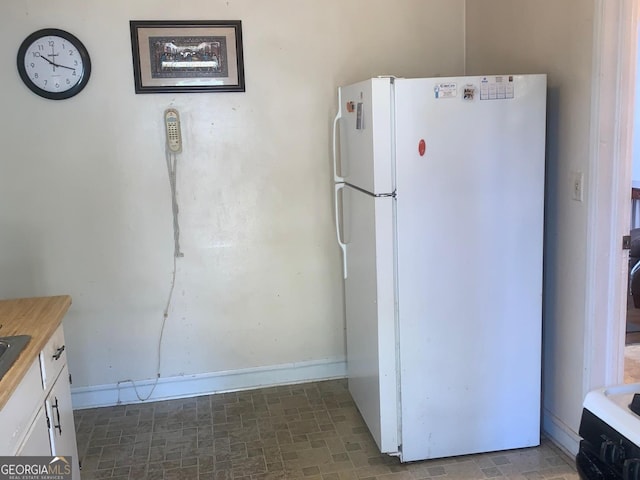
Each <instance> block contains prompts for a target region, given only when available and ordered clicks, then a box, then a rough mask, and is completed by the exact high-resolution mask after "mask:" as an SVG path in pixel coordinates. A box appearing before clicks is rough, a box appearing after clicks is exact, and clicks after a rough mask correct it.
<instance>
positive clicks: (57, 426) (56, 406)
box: [51, 397, 62, 435]
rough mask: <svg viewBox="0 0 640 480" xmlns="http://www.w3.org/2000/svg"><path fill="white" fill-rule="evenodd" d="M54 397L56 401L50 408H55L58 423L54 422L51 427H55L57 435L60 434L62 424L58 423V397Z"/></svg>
mask: <svg viewBox="0 0 640 480" xmlns="http://www.w3.org/2000/svg"><path fill="white" fill-rule="evenodd" d="M55 399H56V403H55V405H51V408H55V409H56V417H58V424H57V425H56V424H55V423H54V425H53V429H54V430H55V429H56V428H57V429H58V432H59V435H62V424H61V423H60V407H59V406H58V397H55Z"/></svg>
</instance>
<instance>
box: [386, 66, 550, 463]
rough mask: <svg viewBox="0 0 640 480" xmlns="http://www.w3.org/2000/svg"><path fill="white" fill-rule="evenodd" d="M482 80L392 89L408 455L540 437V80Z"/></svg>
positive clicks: (399, 84) (406, 83)
mask: <svg viewBox="0 0 640 480" xmlns="http://www.w3.org/2000/svg"><path fill="white" fill-rule="evenodd" d="M487 78H488V80H487ZM487 78H484V80H483V78H482V77H467V78H438V79H414V80H397V81H396V84H395V88H396V120H397V151H396V159H397V160H396V162H397V163H396V173H397V188H398V196H397V228H398V231H397V237H398V247H397V248H398V292H399V293H398V301H399V305H400V307H399V332H400V333H399V337H400V363H401V374H400V376H401V392H402V397H401V398H402V399H401V411H402V432H401V444H402V459H403V461H411V460H419V459H426V458H438V457H446V456H452V455H462V454H469V453H476V452H487V451H495V450H505V449H512V448H520V447H528V446H533V445H538V444H539V440H540V439H539V435H540V371H541V309H542V306H541V303H542V302H541V298H542V239H543V202H544V168H545V166H544V159H545V108H546V77H545V76H544V75H532V76H513V77H512V78H511V85H507V87H509V89H505V91H506V92H507V95H506V96H505V97H504V98H500V99H499V98H496V96H495V95H493V96H491V95H490V93H491V92H492V91H493V92H495V91H497V90H496V88H497V87H500V86H499V85H498V86H496V84H497V83H500V81H498V80H497V79H496V78H495V77H487ZM500 80H501V81H504V82H509V77H508V76H506V77H502V78H501V79H500ZM483 81H484V84H483ZM486 83H489V84H490V85H488V86H487V85H486ZM465 89H466V90H467V91H466V92H464V90H465ZM492 89H493V90H492ZM464 93H468V97H467V99H463V96H464ZM481 94H483V95H484V98H486V100H485V99H484V98H483V99H481ZM422 141H423V142H422ZM421 145H422V146H421Z"/></svg>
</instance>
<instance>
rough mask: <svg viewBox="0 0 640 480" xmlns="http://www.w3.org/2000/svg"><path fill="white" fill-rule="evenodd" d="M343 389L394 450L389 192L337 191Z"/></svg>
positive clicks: (385, 448)
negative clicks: (343, 251) (343, 273)
mask: <svg viewBox="0 0 640 480" xmlns="http://www.w3.org/2000/svg"><path fill="white" fill-rule="evenodd" d="M342 192H343V203H342V204H343V219H344V220H343V221H344V233H343V234H344V241H345V242H346V244H347V257H346V258H347V261H348V267H347V271H348V275H347V278H346V280H345V303H346V317H347V369H348V378H349V391H350V392H351V395H352V397H353V399H354V401H355V403H356V405H357V406H358V409H359V410H360V413H361V414H362V417H363V418H364V420H365V422H366V423H367V426H368V427H369V430H370V431H371V434H372V435H373V438H374V439H375V441H376V443H377V444H378V447H379V448H380V450H381V451H382V452H383V453H395V452H397V451H398V399H397V378H396V332H395V325H396V321H395V318H396V316H395V286H394V257H393V248H394V247H393V245H394V238H393V236H394V233H393V232H394V229H393V203H394V199H392V198H391V197H374V196H372V195H369V194H367V193H364V192H362V191H359V190H356V189H354V188H351V187H348V186H347V187H345V188H344V189H343V190H342Z"/></svg>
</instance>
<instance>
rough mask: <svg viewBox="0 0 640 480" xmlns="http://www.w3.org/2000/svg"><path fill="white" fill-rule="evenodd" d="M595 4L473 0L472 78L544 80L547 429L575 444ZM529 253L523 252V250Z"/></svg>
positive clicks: (582, 329) (470, 25)
mask: <svg viewBox="0 0 640 480" xmlns="http://www.w3.org/2000/svg"><path fill="white" fill-rule="evenodd" d="M593 13H594V5H593V1H585V0H544V1H535V2H534V1H530V0H484V1H483V2H472V1H468V2H467V12H466V17H467V41H466V46H467V73H470V74H472V73H481V71H482V72H483V73H484V72H486V73H497V72H514V73H516V72H517V73H534V72H535V73H538V72H539V73H547V74H548V82H549V99H548V125H547V192H546V232H545V242H546V245H545V290H544V372H543V377H544V414H545V427H546V428H548V429H551V430H553V434H554V435H556V436H559V435H560V434H562V435H565V434H566V435H568V436H570V437H573V438H575V437H576V435H577V431H578V426H579V421H580V414H581V406H582V400H583V395H584V386H583V382H584V379H583V374H584V372H585V368H586V366H585V363H584V362H585V357H586V355H585V345H586V344H588V342H587V341H586V337H585V318H586V312H585V303H586V298H585V292H586V265H587V244H586V242H587V235H586V228H587V220H588V218H587V204H588V196H589V194H590V192H589V191H585V194H584V195H585V201H584V202H582V203H580V202H576V201H575V200H572V198H571V197H572V195H571V194H572V172H583V173H584V175H585V180H584V185H589V178H588V175H587V173H588V170H589V147H590V115H591V107H590V102H591V88H592V82H591V75H592V52H593V50H592V49H593V40H594V39H593V29H594V19H593ZM523 255H526V252H523Z"/></svg>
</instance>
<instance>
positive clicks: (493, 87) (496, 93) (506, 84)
mask: <svg viewBox="0 0 640 480" xmlns="http://www.w3.org/2000/svg"><path fill="white" fill-rule="evenodd" d="M513 96H514V82H513V75H503V76H497V77H482V79H481V80H480V100H505V99H511V98H513Z"/></svg>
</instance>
